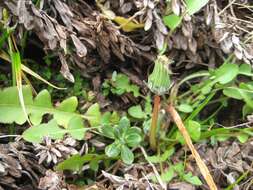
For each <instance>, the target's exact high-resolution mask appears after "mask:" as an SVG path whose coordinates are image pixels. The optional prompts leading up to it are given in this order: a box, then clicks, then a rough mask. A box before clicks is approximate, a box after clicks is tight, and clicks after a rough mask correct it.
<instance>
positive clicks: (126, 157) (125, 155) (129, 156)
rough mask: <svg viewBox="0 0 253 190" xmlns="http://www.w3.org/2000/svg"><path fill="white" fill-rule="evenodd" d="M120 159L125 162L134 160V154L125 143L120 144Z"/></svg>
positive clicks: (129, 162)
mask: <svg viewBox="0 0 253 190" xmlns="http://www.w3.org/2000/svg"><path fill="white" fill-rule="evenodd" d="M121 159H122V161H123V162H124V163H125V164H132V163H133V161H134V154H133V153H132V151H131V150H130V149H129V148H128V147H127V146H125V145H123V146H121Z"/></svg>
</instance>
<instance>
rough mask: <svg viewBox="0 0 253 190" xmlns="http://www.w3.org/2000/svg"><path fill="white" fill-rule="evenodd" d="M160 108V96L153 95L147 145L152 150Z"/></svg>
mask: <svg viewBox="0 0 253 190" xmlns="http://www.w3.org/2000/svg"><path fill="white" fill-rule="evenodd" d="M159 108H160V96H158V95H155V97H154V107H153V113H152V122H151V128H150V134H149V143H150V147H151V148H152V150H154V151H155V150H156V128H157V120H158V112H159Z"/></svg>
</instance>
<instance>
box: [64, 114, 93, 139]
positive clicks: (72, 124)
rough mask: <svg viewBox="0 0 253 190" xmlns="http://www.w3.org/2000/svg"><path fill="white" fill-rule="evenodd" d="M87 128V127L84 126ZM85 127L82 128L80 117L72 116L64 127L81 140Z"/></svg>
mask: <svg viewBox="0 0 253 190" xmlns="http://www.w3.org/2000/svg"><path fill="white" fill-rule="evenodd" d="M86 129H88V128H86ZM86 129H85V128H84V124H83V120H82V118H80V117H73V118H72V119H71V120H70V121H69V124H68V127H67V128H66V129H65V130H66V132H67V133H69V134H70V135H71V136H72V137H73V138H74V139H77V140H82V139H83V138H84V135H85V131H86Z"/></svg>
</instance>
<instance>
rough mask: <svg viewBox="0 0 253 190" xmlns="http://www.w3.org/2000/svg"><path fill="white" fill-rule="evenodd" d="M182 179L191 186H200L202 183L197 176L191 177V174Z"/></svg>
mask: <svg viewBox="0 0 253 190" xmlns="http://www.w3.org/2000/svg"><path fill="white" fill-rule="evenodd" d="M183 179H184V180H185V181H187V182H189V183H191V184H193V185H202V182H201V181H200V179H199V178H198V176H193V175H192V173H191V172H189V173H187V174H184V175H183Z"/></svg>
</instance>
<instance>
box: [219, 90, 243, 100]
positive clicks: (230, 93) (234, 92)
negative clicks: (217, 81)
mask: <svg viewBox="0 0 253 190" xmlns="http://www.w3.org/2000/svg"><path fill="white" fill-rule="evenodd" d="M222 92H223V94H224V95H225V96H227V97H230V98H234V99H237V100H242V99H243V98H242V96H241V93H240V92H239V91H238V89H237V88H236V87H235V88H230V87H228V88H225V89H223V91H222Z"/></svg>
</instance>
